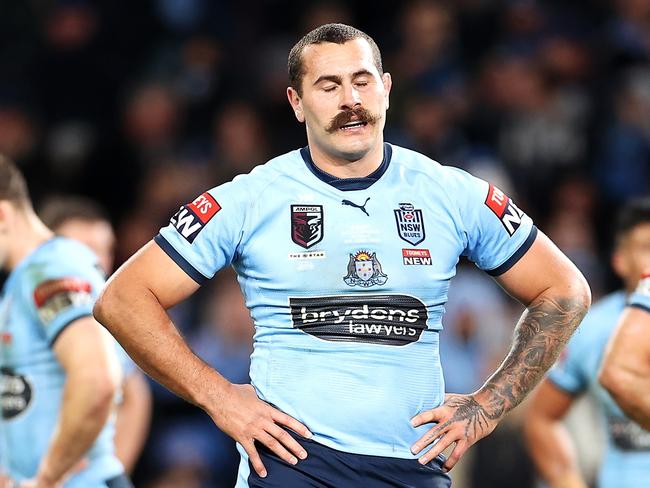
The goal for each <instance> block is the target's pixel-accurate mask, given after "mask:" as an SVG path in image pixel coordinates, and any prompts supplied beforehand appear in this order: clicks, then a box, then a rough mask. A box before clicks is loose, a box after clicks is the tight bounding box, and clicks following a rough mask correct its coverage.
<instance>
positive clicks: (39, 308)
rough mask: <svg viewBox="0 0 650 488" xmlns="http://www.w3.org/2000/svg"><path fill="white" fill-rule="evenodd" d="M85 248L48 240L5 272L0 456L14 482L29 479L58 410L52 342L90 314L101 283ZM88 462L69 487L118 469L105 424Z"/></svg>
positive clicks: (88, 485)
mask: <svg viewBox="0 0 650 488" xmlns="http://www.w3.org/2000/svg"><path fill="white" fill-rule="evenodd" d="M103 282H104V280H103V277H102V275H101V273H100V272H99V271H98V268H97V264H96V258H95V256H94V254H92V252H91V251H90V249H88V248H86V247H85V246H83V245H82V244H79V243H77V242H76V241H72V240H69V239H65V238H61V237H59V238H53V239H50V240H48V241H46V242H45V243H43V244H42V245H41V246H39V247H38V248H37V249H36V250H35V251H34V252H32V253H31V254H30V255H29V256H27V257H26V258H25V259H24V260H23V261H22V262H21V263H20V264H19V265H18V266H17V267H16V268H15V269H14V270H13V271H12V273H11V274H10V275H9V277H8V279H7V281H6V283H5V285H4V288H3V293H2V297H1V299H0V367H1V368H2V369H1V370H2V377H1V378H2V382H1V383H0V385H1V390H2V396H1V402H2V419H0V461H2V465H3V466H2V467H3V468H4V469H5V470H6V472H7V473H8V474H9V476H10V477H11V478H13V479H16V480H22V479H26V478H31V477H33V476H34V475H35V474H36V472H37V470H38V466H39V463H40V461H41V459H42V457H43V455H44V453H45V452H46V450H47V448H48V446H49V443H50V439H51V436H52V432H53V430H54V428H55V426H56V421H57V418H58V416H59V410H60V404H61V399H62V393H63V386H64V383H65V371H64V370H63V368H62V367H61V365H60V364H59V362H58V361H57V358H56V356H55V354H54V352H53V350H52V346H53V344H54V342H55V341H56V339H57V337H58V336H59V334H60V333H61V332H62V331H63V330H64V329H65V327H66V326H67V325H69V324H70V323H72V322H73V321H75V320H76V319H79V318H81V317H85V316H88V315H91V314H92V307H93V304H94V302H95V299H96V298H97V295H98V294H99V291H100V290H101V288H102V286H103ZM85 458H86V459H87V460H88V466H87V467H86V468H85V469H84V470H82V471H81V472H79V473H78V474H76V475H74V476H72V477H71V478H70V479H69V480H68V482H67V483H66V484H65V486H66V488H69V487H79V488H81V487H83V488H92V487H102V486H106V485H105V484H104V481H105V480H107V479H110V478H113V477H115V476H117V475H119V474H120V473H122V471H123V469H122V466H121V465H120V463H119V461H118V460H117V459H116V458H115V457H114V456H113V426H112V424H111V423H110V422H109V423H108V424H107V425H106V426H105V427H104V429H103V431H102V432H101V434H100V435H99V437H98V438H97V440H96V441H95V443H94V445H93V446H92V448H91V449H90V450H89V452H88V453H87V454H86V456H85Z"/></svg>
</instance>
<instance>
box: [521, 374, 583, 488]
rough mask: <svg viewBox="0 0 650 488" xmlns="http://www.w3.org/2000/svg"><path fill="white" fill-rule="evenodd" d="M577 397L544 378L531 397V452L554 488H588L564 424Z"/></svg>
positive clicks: (528, 415) (526, 427)
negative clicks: (563, 420) (564, 419)
mask: <svg viewBox="0 0 650 488" xmlns="http://www.w3.org/2000/svg"><path fill="white" fill-rule="evenodd" d="M573 401H574V397H573V396H572V395H570V394H569V393H567V392H566V391H564V390H562V389H560V388H558V387H557V386H555V384H554V383H553V382H552V381H551V380H549V379H544V380H543V381H542V383H541V384H540V385H539V387H538V388H537V389H536V390H535V391H534V392H533V394H532V395H531V399H530V402H529V404H528V408H527V410H526V416H525V421H524V435H525V439H526V444H527V447H528V452H529V453H530V455H531V457H532V459H533V462H534V463H535V466H536V467H537V470H538V472H539V474H540V475H541V477H542V478H543V479H544V480H545V481H546V482H547V483H548V484H549V486H550V487H551V488H587V484H586V483H585V481H584V479H583V477H582V475H581V473H580V470H579V468H578V463H577V461H576V453H575V448H574V445H573V441H572V440H571V437H570V436H569V433H568V431H567V429H566V427H565V426H564V424H563V423H562V419H563V418H564V417H565V415H566V414H567V412H568V410H569V408H570V407H571V405H572V404H573Z"/></svg>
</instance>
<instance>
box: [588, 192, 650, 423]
mask: <svg viewBox="0 0 650 488" xmlns="http://www.w3.org/2000/svg"><path fill="white" fill-rule="evenodd" d="M640 207H641V209H640V210H639V211H642V210H645V212H647V215H648V220H647V222H646V223H645V225H643V226H639V228H638V229H636V230H635V234H634V235H633V236H632V237H633V238H634V239H635V242H636V243H637V248H638V252H639V253H643V255H644V256H645V263H647V267H646V268H644V269H643V271H642V275H641V280H640V281H639V284H638V285H637V287H636V289H635V291H634V293H632V294H631V295H630V296H629V298H628V301H627V307H626V309H625V311H624V312H623V314H622V315H621V319H620V321H619V325H618V326H617V328H616V331H615V332H614V335H613V336H612V338H611V339H610V341H609V345H608V348H607V351H606V353H605V358H604V359H603V367H602V370H601V374H600V382H601V384H602V385H603V386H604V387H605V388H606V389H607V390H608V391H609V392H610V393H611V395H612V396H613V397H614V399H615V400H616V402H617V403H618V404H619V405H620V407H621V408H622V409H623V411H624V412H625V413H626V414H627V415H629V416H630V418H633V419H634V420H636V421H637V422H638V423H639V424H640V425H641V426H643V427H644V428H645V429H646V430H650V334H649V333H648V331H649V328H650V200H645V201H644V205H640ZM644 244H645V245H644Z"/></svg>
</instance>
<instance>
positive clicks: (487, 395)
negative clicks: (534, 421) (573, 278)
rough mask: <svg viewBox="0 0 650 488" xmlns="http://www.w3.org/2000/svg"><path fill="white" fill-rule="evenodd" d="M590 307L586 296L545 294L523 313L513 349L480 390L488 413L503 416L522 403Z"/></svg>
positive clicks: (479, 399) (478, 396) (478, 397)
mask: <svg viewBox="0 0 650 488" xmlns="http://www.w3.org/2000/svg"><path fill="white" fill-rule="evenodd" d="M588 307H589V300H588V299H587V298H585V297H582V296H564V297H562V296H553V295H550V294H542V295H540V296H539V297H537V298H536V299H535V300H533V301H532V302H531V304H530V305H529V306H528V308H527V309H526V311H525V312H524V313H523V315H522V316H521V319H520V320H519V322H518V324H517V326H516V328H515V332H514V340H513V343H512V347H511V349H510V352H509V353H508V355H507V356H506V358H505V360H504V361H503V363H501V366H500V367H499V368H498V369H497V371H495V373H494V374H493V375H492V376H491V377H490V378H489V379H488V380H487V382H486V383H485V384H484V385H483V387H481V389H480V390H479V391H478V392H477V393H476V395H475V398H476V400H477V402H478V406H480V408H481V410H482V411H483V413H484V415H485V416H487V417H488V418H490V419H499V418H501V417H502V416H503V415H504V414H505V413H507V412H508V411H510V410H511V409H513V408H514V407H516V406H517V405H519V403H521V401H522V400H523V399H524V398H525V397H526V395H527V394H528V393H529V392H530V391H531V390H532V389H533V388H534V387H535V385H537V383H539V381H540V380H541V379H542V377H543V376H544V373H545V372H546V371H547V370H548V369H549V368H550V367H551V366H552V365H553V363H554V362H555V360H556V359H557V357H558V355H559V354H560V352H561V351H562V349H563V348H564V346H565V344H566V342H567V341H568V340H569V338H570V337H571V334H573V332H574V331H575V329H576V327H577V326H578V324H580V321H581V320H582V318H583V317H584V315H585V313H586V312H587V309H588Z"/></svg>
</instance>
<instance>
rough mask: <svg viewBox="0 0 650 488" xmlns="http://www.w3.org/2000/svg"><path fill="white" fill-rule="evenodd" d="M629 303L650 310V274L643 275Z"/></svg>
mask: <svg viewBox="0 0 650 488" xmlns="http://www.w3.org/2000/svg"><path fill="white" fill-rule="evenodd" d="M628 305H629V306H631V307H636V308H641V309H643V310H646V311H647V312H650V275H647V274H646V275H644V276H642V277H641V280H640V281H639V284H638V286H637V287H636V290H634V293H632V294H631V295H630V298H629V300H628Z"/></svg>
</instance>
